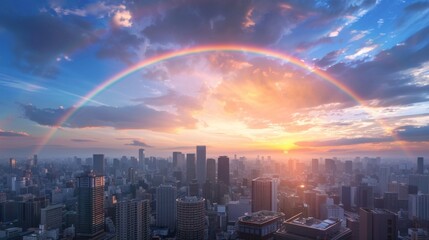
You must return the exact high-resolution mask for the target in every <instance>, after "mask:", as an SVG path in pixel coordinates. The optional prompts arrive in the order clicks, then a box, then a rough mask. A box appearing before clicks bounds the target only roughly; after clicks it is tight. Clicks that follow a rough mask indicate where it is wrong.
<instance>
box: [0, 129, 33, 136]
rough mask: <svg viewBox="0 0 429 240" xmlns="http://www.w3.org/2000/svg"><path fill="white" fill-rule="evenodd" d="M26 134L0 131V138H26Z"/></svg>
mask: <svg viewBox="0 0 429 240" xmlns="http://www.w3.org/2000/svg"><path fill="white" fill-rule="evenodd" d="M28 136H29V135H28V133H25V132H14V131H6V130H2V129H0V137H28Z"/></svg>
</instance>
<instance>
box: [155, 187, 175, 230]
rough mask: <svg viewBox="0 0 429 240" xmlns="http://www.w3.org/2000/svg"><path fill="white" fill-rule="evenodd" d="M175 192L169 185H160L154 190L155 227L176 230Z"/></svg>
mask: <svg viewBox="0 0 429 240" xmlns="http://www.w3.org/2000/svg"><path fill="white" fill-rule="evenodd" d="M176 198H177V190H176V188H175V187H173V186H171V185H161V186H159V187H158V188H157V189H156V226H158V227H168V230H169V231H170V232H173V231H174V230H175V228H176Z"/></svg>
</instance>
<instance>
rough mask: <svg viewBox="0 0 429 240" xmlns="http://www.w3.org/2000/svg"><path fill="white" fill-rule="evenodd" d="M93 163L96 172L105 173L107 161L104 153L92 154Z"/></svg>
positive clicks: (98, 173)
mask: <svg viewBox="0 0 429 240" xmlns="http://www.w3.org/2000/svg"><path fill="white" fill-rule="evenodd" d="M92 164H93V169H94V172H95V174H97V175H104V174H105V167H106V166H105V161H104V154H94V155H93V156H92Z"/></svg>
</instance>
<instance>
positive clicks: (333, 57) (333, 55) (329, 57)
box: [314, 50, 343, 68]
mask: <svg viewBox="0 0 429 240" xmlns="http://www.w3.org/2000/svg"><path fill="white" fill-rule="evenodd" d="M341 53H343V51H342V50H336V51H332V52H329V53H328V54H326V55H325V56H324V57H323V58H321V59H317V60H316V61H315V62H314V63H315V64H316V65H318V66H320V67H322V68H323V67H327V66H329V65H332V64H334V63H335V62H336V61H337V59H338V57H339V56H340V55H341Z"/></svg>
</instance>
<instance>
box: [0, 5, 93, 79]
mask: <svg viewBox="0 0 429 240" xmlns="http://www.w3.org/2000/svg"><path fill="white" fill-rule="evenodd" d="M0 27H1V28H3V29H5V30H6V31H7V32H9V33H10V34H11V35H12V36H13V38H14V47H13V51H14V53H15V54H14V55H15V59H13V60H14V61H15V63H16V64H17V66H19V67H20V68H21V69H23V70H24V71H26V72H29V73H32V74H37V75H42V76H48V77H52V76H55V75H56V73H57V72H58V69H57V67H56V64H55V63H56V59H57V58H58V57H60V56H64V55H68V54H70V53H72V52H74V51H75V50H76V49H78V48H79V47H82V46H85V45H86V44H88V43H89V42H91V41H93V39H94V38H95V36H94V35H93V34H92V29H93V26H92V24H90V23H89V22H88V21H85V20H84V19H82V18H80V17H76V16H64V17H57V16H53V15H50V14H48V13H39V14H38V15H33V16H21V15H18V14H15V15H11V14H0Z"/></svg>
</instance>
